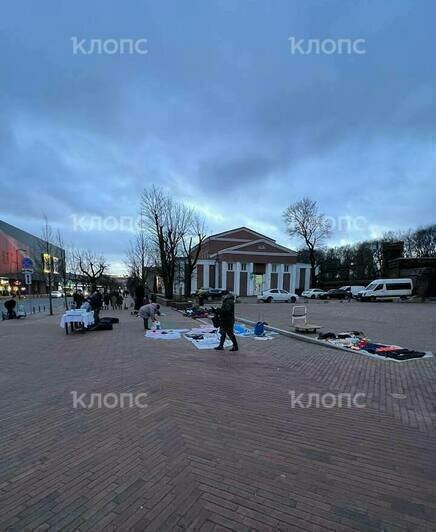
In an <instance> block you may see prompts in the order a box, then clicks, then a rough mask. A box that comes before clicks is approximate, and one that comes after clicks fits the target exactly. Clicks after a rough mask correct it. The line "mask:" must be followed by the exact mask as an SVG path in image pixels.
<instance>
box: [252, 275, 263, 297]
mask: <svg viewBox="0 0 436 532" xmlns="http://www.w3.org/2000/svg"><path fill="white" fill-rule="evenodd" d="M264 277H265V276H264V275H263V274H257V275H256V274H255V275H254V295H256V296H257V295H259V294H261V293H262V292H263V291H264V289H265V280H264Z"/></svg>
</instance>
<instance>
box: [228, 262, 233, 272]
mask: <svg viewBox="0 0 436 532" xmlns="http://www.w3.org/2000/svg"><path fill="white" fill-rule="evenodd" d="M227 271H229V272H232V271H233V262H228V263H227Z"/></svg>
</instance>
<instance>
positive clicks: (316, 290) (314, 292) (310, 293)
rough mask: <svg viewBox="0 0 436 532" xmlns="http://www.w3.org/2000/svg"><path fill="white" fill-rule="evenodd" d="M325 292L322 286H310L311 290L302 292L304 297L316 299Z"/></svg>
mask: <svg viewBox="0 0 436 532" xmlns="http://www.w3.org/2000/svg"><path fill="white" fill-rule="evenodd" d="M324 293H325V292H324V290H321V288H309V290H304V292H301V295H302V296H303V297H307V298H308V299H316V298H317V297H319V296H320V295H321V294H324Z"/></svg>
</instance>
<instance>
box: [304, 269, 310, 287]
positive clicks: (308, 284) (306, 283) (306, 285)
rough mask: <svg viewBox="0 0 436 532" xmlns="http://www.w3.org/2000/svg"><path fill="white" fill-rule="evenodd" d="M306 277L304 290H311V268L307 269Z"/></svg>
mask: <svg viewBox="0 0 436 532" xmlns="http://www.w3.org/2000/svg"><path fill="white" fill-rule="evenodd" d="M305 270H306V271H305V275H304V289H305V290H309V288H310V268H307V267H306V268H305Z"/></svg>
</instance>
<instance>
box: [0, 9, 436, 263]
mask: <svg viewBox="0 0 436 532" xmlns="http://www.w3.org/2000/svg"><path fill="white" fill-rule="evenodd" d="M435 19H436V2H435V1H434V0H428V1H425V0H383V1H382V0H373V1H371V0H361V1H352V0H340V1H334V0H333V1H329V0H311V1H310V0H298V1H297V0H282V1H274V0H264V1H260V0H257V1H253V0H241V1H231V0H226V1H224V0H198V1H197V0H184V1H176V0H174V1H171V2H170V1H165V0H155V1H139V0H136V1H135V0H130V1H129V2H126V1H124V2H121V1H118V2H115V1H108V0H104V1H103V0H93V1H89V0H87V1H80V0H75V1H74V2H71V1H70V0H50V1H48V0H40V1H38V2H34V1H31V0H29V1H19V0H16V1H9V2H2V5H1V8H0V181H1V193H0V198H1V204H0V218H1V219H3V220H5V221H7V222H9V223H12V224H14V225H17V226H18V227H21V228H23V229H25V230H28V231H30V232H33V233H35V234H39V233H40V230H41V224H42V222H41V215H42V212H45V213H46V214H47V216H48V218H49V220H50V222H51V223H52V225H53V226H55V227H59V228H61V230H62V232H63V234H64V238H65V240H67V241H68V242H70V243H72V244H74V245H75V246H78V247H93V248H96V249H98V250H99V251H102V252H103V253H105V254H106V255H107V256H108V257H109V258H110V262H111V263H112V265H113V271H117V270H119V269H120V267H121V263H122V260H123V254H124V251H125V250H126V248H127V247H128V239H129V237H130V235H129V233H128V232H126V231H123V230H117V231H108V230H99V229H100V228H104V227H103V226H102V227H100V228H99V227H98V225H97V226H95V225H94V228H93V229H92V230H83V229H80V228H77V227H76V228H75V227H74V220H76V221H77V220H78V219H79V218H78V217H85V218H80V219H81V220H84V219H85V220H86V219H87V218H86V217H92V216H101V217H108V216H114V217H116V219H121V217H126V216H135V215H136V213H137V210H138V198H139V194H140V192H141V190H142V189H143V187H145V186H147V185H150V184H152V183H154V184H158V185H161V186H164V187H167V188H168V189H169V190H170V191H171V192H172V193H173V194H174V195H175V196H177V197H178V198H180V199H181V200H183V201H186V202H189V203H190V204H193V205H195V206H197V207H198V208H199V209H201V210H202V211H203V212H204V214H205V215H206V216H207V219H208V226H209V228H210V230H211V231H213V232H217V231H223V230H226V229H230V228H232V227H235V226H239V225H247V226H249V227H251V228H253V229H255V230H257V231H260V232H264V233H266V234H268V235H269V236H272V237H274V238H277V239H278V241H279V242H280V243H282V244H284V245H289V246H292V247H295V246H297V242H295V241H289V239H288V238H287V236H286V233H285V230H284V229H285V228H284V226H283V222H282V216H281V215H282V212H283V210H284V209H285V207H286V206H287V205H288V204H289V203H290V202H293V201H295V200H298V199H300V198H301V197H303V196H305V195H308V196H310V197H312V198H313V199H316V200H317V201H318V202H319V204H320V206H321V209H322V210H323V211H324V212H325V213H326V214H327V215H329V216H331V217H333V219H336V220H337V219H338V217H344V216H349V217H351V218H350V220H351V221H350V222H347V223H345V224H344V223H343V224H342V226H341V227H340V228H339V230H337V231H336V232H335V234H334V235H333V236H332V240H331V242H332V243H338V242H345V241H355V240H362V239H365V238H368V237H371V236H376V235H377V234H380V233H382V232H384V231H385V230H388V229H393V230H396V229H401V228H407V227H413V226H418V225H425V224H430V223H435V222H436V217H435V210H436V209H435V203H436V202H435V200H436V180H435V159H436V112H435V102H436V97H435V96H436V94H435V81H436V79H435V78H436V69H435V66H436V61H435V50H436V31H435ZM72 37H74V38H77V39H78V41H82V40H85V41H84V48H82V49H85V51H89V49H90V41H91V39H99V40H101V42H102V43H103V42H105V40H106V39H115V40H117V41H118V42H120V39H132V40H133V41H135V42H137V41H139V40H141V39H147V43H146V49H147V50H148V53H147V54H143V53H133V54H126V53H124V54H120V53H116V54H107V53H106V54H104V53H103V54H97V53H94V54H90V53H86V54H85V53H82V52H81V49H79V50H77V49H76V50H75V51H76V53H74V49H73V44H74V39H72ZM290 37H295V40H296V41H298V40H300V39H304V41H303V43H302V49H303V51H307V50H308V40H309V39H319V42H320V43H321V42H322V41H323V40H324V39H332V40H334V41H336V42H338V41H339V39H350V40H351V41H353V42H354V41H355V40H357V39H364V41H359V48H358V49H359V50H364V51H365V53H354V52H353V53H351V54H347V53H345V54H344V53H343V54H338V53H334V54H329V53H328V54H326V53H320V54H315V53H311V54H307V53H304V54H303V53H299V51H298V50H297V51H296V50H294V53H292V50H291V41H290V40H289V38H290ZM362 43H363V44H362ZM144 48H145V46H144V41H141V46H140V49H141V50H143V49H144ZM109 49H111V48H110V47H109ZM326 49H328V50H330V49H329V48H326ZM361 217H365V220H364V221H363V218H361ZM102 219H103V220H104V218H102ZM356 219H357V223H355V222H354V221H353V220H356ZM110 220H111V221H110V222H109V223H106V229H107V228H108V227H109V226H110V225H111V224H112V223H113V219H112V218H111V219H110ZM87 228H88V229H89V227H87ZM74 229H76V230H74Z"/></svg>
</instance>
